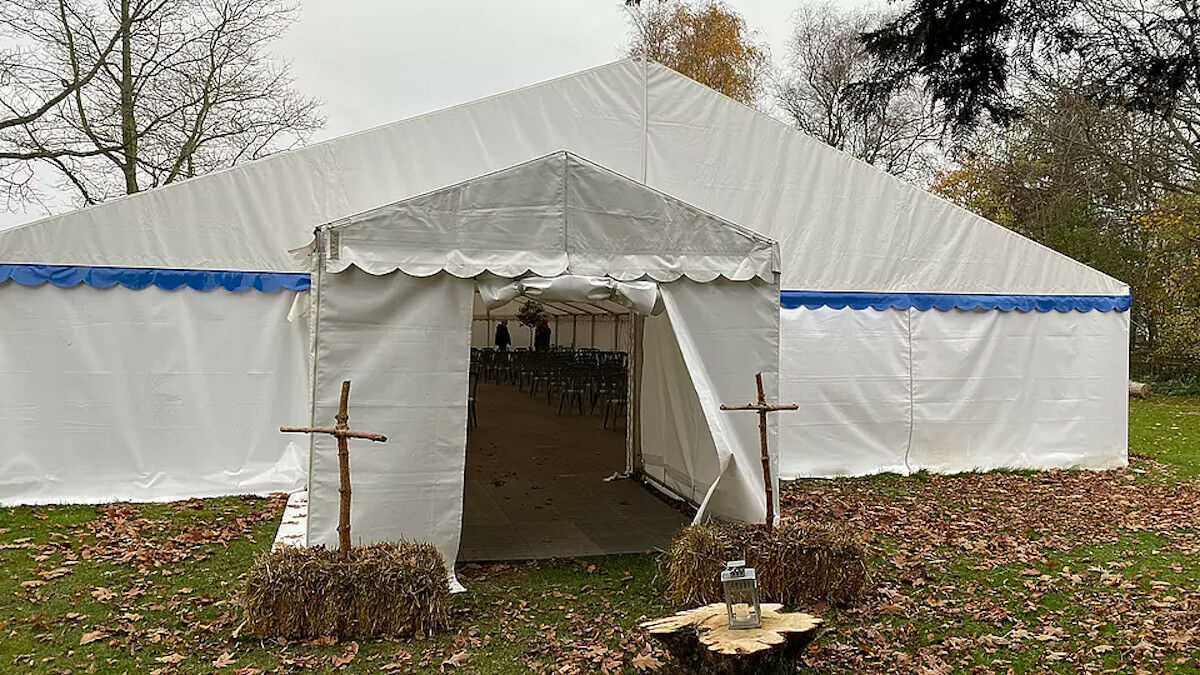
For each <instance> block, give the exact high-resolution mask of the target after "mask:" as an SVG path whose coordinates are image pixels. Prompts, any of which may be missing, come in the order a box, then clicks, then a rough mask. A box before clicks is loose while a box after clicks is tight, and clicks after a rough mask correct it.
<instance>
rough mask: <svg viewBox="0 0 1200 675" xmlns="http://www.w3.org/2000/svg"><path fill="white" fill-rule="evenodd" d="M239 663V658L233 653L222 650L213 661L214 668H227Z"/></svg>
mask: <svg viewBox="0 0 1200 675" xmlns="http://www.w3.org/2000/svg"><path fill="white" fill-rule="evenodd" d="M235 663H237V659H235V658H233V654H230V653H229V652H222V653H221V655H220V656H218V657H217V659H216V660H215V661H213V662H212V664H213V668H227V667H229V666H232V665H233V664H235Z"/></svg>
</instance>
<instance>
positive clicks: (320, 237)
mask: <svg viewBox="0 0 1200 675" xmlns="http://www.w3.org/2000/svg"><path fill="white" fill-rule="evenodd" d="M326 236H327V234H326V232H325V231H324V230H323V229H322V228H320V227H318V228H315V229H314V230H313V239H314V241H315V242H316V251H315V252H314V255H313V260H314V261H315V264H314V266H315V267H316V269H315V270H313V272H314V273H313V274H312V276H311V277H310V278H311V279H312V283H311V285H312V290H311V291H310V293H312V313H313V315H312V347H311V350H312V355H311V359H312V377H311V379H310V382H309V390H308V424H309V426H316V423H317V421H316V420H317V354H318V351H319V349H318V346H319V344H320V338H321V286H322V285H323V284H322V283H321V281H322V279H323V277H324V273H325V237H326ZM316 444H317V440H316V437H315V436H312V435H310V436H309V437H308V489H309V490H310V494H309V497H310V499H309V506H310V509H311V505H312V499H311V496H312V495H311V490H312V482H313V457H314V455H315V454H316ZM311 524H312V518H305V520H304V541H305V542H306V543H307V542H308V541H310V538H311V537H312V532H311V530H310V525H311Z"/></svg>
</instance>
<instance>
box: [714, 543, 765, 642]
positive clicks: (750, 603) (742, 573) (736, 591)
mask: <svg viewBox="0 0 1200 675" xmlns="http://www.w3.org/2000/svg"><path fill="white" fill-rule="evenodd" d="M721 585H722V586H724V587H725V612H726V614H727V615H728V616H729V627H730V628H734V629H740V628H761V627H762V612H761V611H760V609H759V606H758V583H757V581H756V580H755V577H754V568H753V567H746V561H745V560H730V561H729V562H727V563H725V571H724V572H721Z"/></svg>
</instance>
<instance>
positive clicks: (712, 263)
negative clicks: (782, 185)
mask: <svg viewBox="0 0 1200 675" xmlns="http://www.w3.org/2000/svg"><path fill="white" fill-rule="evenodd" d="M326 228H328V230H329V231H330V233H331V235H330V236H331V241H337V242H338V243H337V246H336V249H337V250H336V252H331V253H330V260H329V264H328V268H327V269H329V270H330V271H332V272H338V271H341V270H344V269H346V268H347V267H349V266H350V265H354V266H356V267H358V268H359V269H362V270H363V271H366V272H369V273H371V274H387V273H389V272H393V271H395V270H401V271H403V272H404V273H406V274H409V275H411V276H419V277H424V276H429V275H431V274H436V273H437V272H441V271H446V272H449V273H450V274H453V275H455V276H458V277H464V278H466V277H475V276H478V275H480V274H482V273H484V272H491V273H493V274H496V275H499V276H504V277H519V276H522V275H524V274H528V273H532V274H534V275H538V276H543V277H555V276H559V275H561V274H574V275H581V276H607V277H612V278H614V279H619V280H622V281H628V280H632V279H641V278H646V277H648V278H651V279H654V280H656V281H674V280H675V279H678V278H679V277H681V276H686V277H688V278H689V279H691V280H693V281H701V282H708V281H712V280H713V279H716V278H717V277H725V278H726V279H730V280H734V281H744V280H747V279H752V278H755V277H758V278H760V279H763V280H764V281H768V282H774V281H775V279H776V274H777V273H778V271H779V258H778V253H777V248H776V246H775V242H773V241H771V240H770V239H767V238H766V237H763V236H761V235H757V234H754V233H753V232H751V231H749V230H747V229H745V228H743V227H740V226H738V225H735V224H733V223H730V222H728V221H726V220H723V219H721V218H718V217H716V216H714V215H712V214H710V213H707V212H705V211H702V210H700V209H698V208H696V207H694V206H691V205H690V204H686V203H684V202H682V201H680V200H678V199H675V198H674V197H671V196H669V195H665V194H663V193H661V192H658V191H656V190H654V189H652V188H649V187H646V186H645V185H642V184H641V183H638V182H637V181H634V180H632V179H630V178H628V177H626V176H622V175H620V174H618V173H616V172H614V171H610V170H608V169H605V168H603V167H601V166H599V165H597V164H594V163H592V162H589V161H587V160H586V159H583V158H581V157H578V156H576V155H573V154H571V153H569V152H565V151H563V152H556V153H553V154H550V155H546V156H544V157H540V158H537V159H534V160H530V161H528V162H523V163H521V164H518V165H516V166H512V167H508V168H505V169H501V170H499V171H494V172H492V173H489V174H486V175H484V176H479V177H477V178H473V179H470V180H467V181H463V182H461V183H458V184H456V185H452V186H449V187H445V188H441V189H438V190H435V191H433V192H429V193H426V194H423V195H419V196H417V197H411V198H408V199H403V200H400V201H397V202H395V203H392V204H388V205H386V206H381V207H378V208H374V209H371V210H369V211H366V212H364V213H360V214H357V215H354V216H350V217H348V218H343V219H339V220H336V221H334V222H332V223H329V224H328V225H326Z"/></svg>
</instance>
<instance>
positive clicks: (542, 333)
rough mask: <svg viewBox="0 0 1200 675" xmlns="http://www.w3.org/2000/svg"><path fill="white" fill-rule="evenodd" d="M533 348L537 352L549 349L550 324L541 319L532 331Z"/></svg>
mask: <svg viewBox="0 0 1200 675" xmlns="http://www.w3.org/2000/svg"><path fill="white" fill-rule="evenodd" d="M533 349H534V351H539V352H548V351H550V324H549V323H547V322H545V321H543V322H541V323H540V324H538V327H537V330H535V331H534V332H533Z"/></svg>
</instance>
